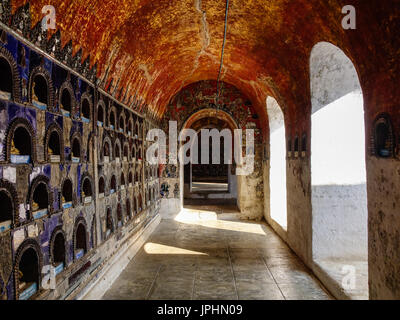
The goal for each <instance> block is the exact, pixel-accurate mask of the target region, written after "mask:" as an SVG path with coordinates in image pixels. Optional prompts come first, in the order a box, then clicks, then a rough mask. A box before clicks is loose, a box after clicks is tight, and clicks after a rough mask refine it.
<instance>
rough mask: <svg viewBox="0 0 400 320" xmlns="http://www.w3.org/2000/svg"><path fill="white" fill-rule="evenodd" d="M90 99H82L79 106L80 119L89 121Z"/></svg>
mask: <svg viewBox="0 0 400 320" xmlns="http://www.w3.org/2000/svg"><path fill="white" fill-rule="evenodd" d="M90 109H91V108H90V101H89V98H86V97H85V98H83V99H82V106H81V111H82V121H83V122H86V123H89V122H90Z"/></svg>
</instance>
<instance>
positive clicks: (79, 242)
mask: <svg viewBox="0 0 400 320" xmlns="http://www.w3.org/2000/svg"><path fill="white" fill-rule="evenodd" d="M86 238H87V237H86V226H85V224H84V223H83V222H78V226H77V227H76V231H75V252H74V258H75V260H79V259H80V258H82V257H83V256H84V255H85V253H86V252H87V240H86Z"/></svg>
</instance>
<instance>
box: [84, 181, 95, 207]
mask: <svg viewBox="0 0 400 320" xmlns="http://www.w3.org/2000/svg"><path fill="white" fill-rule="evenodd" d="M92 198H93V192H92V183H91V181H90V178H89V177H85V178H84V179H83V183H82V202H83V203H84V204H88V203H91V202H92Z"/></svg>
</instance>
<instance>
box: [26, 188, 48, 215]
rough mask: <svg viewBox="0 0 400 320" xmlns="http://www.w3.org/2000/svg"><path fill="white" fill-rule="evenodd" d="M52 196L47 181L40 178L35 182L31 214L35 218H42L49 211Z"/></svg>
mask: <svg viewBox="0 0 400 320" xmlns="http://www.w3.org/2000/svg"><path fill="white" fill-rule="evenodd" d="M49 207H50V197H49V189H48V186H47V183H46V182H45V181H44V180H39V181H38V182H37V183H34V189H33V195H32V199H31V215H32V218H33V219H40V218H42V217H43V216H45V215H47V214H48V213H49Z"/></svg>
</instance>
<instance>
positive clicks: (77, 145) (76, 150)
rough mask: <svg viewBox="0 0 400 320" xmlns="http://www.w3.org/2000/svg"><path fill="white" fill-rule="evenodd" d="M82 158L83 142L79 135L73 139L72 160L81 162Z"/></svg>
mask: <svg viewBox="0 0 400 320" xmlns="http://www.w3.org/2000/svg"><path fill="white" fill-rule="evenodd" d="M80 160H81V142H80V139H79V138H78V137H75V138H73V140H72V153H71V161H72V162H74V163H79V162H80Z"/></svg>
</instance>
